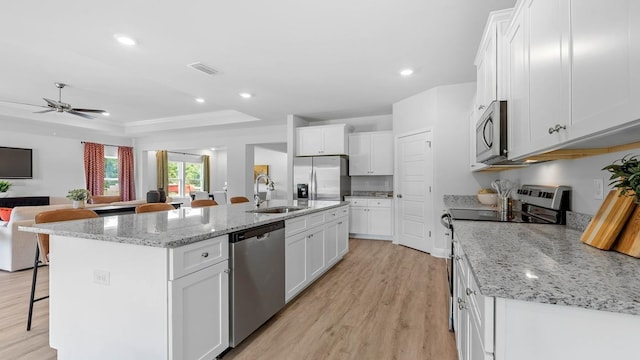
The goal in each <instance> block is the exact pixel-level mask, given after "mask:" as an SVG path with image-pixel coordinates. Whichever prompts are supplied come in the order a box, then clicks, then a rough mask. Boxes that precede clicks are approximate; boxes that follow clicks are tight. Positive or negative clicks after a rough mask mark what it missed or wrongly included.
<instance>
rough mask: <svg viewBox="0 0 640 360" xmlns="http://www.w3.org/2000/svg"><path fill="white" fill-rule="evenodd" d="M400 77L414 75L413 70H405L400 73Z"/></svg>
mask: <svg viewBox="0 0 640 360" xmlns="http://www.w3.org/2000/svg"><path fill="white" fill-rule="evenodd" d="M400 75H402V76H410V75H413V69H404V70H402V71H400Z"/></svg>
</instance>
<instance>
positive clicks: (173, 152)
mask: <svg viewBox="0 0 640 360" xmlns="http://www.w3.org/2000/svg"><path fill="white" fill-rule="evenodd" d="M167 152H168V153H172V154H180V155H193V156H202V154H190V153H185V152H179V151H169V150H167Z"/></svg>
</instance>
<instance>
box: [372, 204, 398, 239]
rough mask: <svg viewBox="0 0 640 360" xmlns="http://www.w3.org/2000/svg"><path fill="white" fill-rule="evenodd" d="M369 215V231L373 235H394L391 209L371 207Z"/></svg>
mask: <svg viewBox="0 0 640 360" xmlns="http://www.w3.org/2000/svg"><path fill="white" fill-rule="evenodd" d="M367 210H368V213H369V231H368V232H367V233H368V234H372V235H384V236H391V235H393V231H392V227H391V208H378V207H370V208H368V209H367Z"/></svg>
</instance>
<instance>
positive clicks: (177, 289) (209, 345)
mask: <svg viewBox="0 0 640 360" xmlns="http://www.w3.org/2000/svg"><path fill="white" fill-rule="evenodd" d="M228 266H229V265H228V262H227V261H223V262H220V263H218V264H216V265H213V266H209V267H207V268H204V269H202V270H199V271H197V272H195V273H193V274H189V275H186V276H184V277H181V278H179V279H176V280H173V281H169V289H170V290H169V291H170V294H171V297H170V301H169V306H170V307H171V316H170V318H169V337H170V338H171V339H172V342H171V343H170V350H169V351H170V355H171V357H170V358H171V359H185V360H187V359H215V357H216V356H217V355H218V354H220V353H221V352H222V351H224V350H225V349H226V348H227V347H228V345H229V269H228Z"/></svg>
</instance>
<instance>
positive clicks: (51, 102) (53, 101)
mask: <svg viewBox="0 0 640 360" xmlns="http://www.w3.org/2000/svg"><path fill="white" fill-rule="evenodd" d="M42 99H43V100H44V101H46V102H47V104H49V106H50V107H54V108H62V107H63V106H62V103H59V102H57V101H55V100H51V99H47V98H42Z"/></svg>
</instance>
